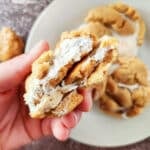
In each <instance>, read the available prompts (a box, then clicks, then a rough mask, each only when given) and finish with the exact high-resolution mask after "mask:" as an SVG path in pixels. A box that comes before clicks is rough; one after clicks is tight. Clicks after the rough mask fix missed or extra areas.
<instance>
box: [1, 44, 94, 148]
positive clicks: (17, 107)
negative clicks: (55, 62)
mask: <svg viewBox="0 0 150 150" xmlns="http://www.w3.org/2000/svg"><path fill="white" fill-rule="evenodd" d="M48 49H49V46H48V44H47V42H44V41H43V42H40V43H39V44H38V45H37V46H36V47H35V48H33V50H31V51H30V52H29V53H28V54H22V55H20V56H18V57H15V58H13V59H11V60H9V61H7V62H4V63H1V64H0V142H1V143H0V146H1V147H0V148H1V149H13V148H18V147H19V146H22V145H24V144H27V143H29V142H31V141H32V140H36V139H38V138H40V137H42V136H45V135H52V134H53V135H54V136H55V137H56V138H57V139H59V140H66V139H67V138H68V136H69V133H70V130H71V128H73V127H75V126H76V124H77V123H78V121H79V119H80V117H81V113H82V111H89V109H90V108H91V106H92V96H91V92H90V91H89V90H81V94H82V95H83V97H84V100H83V102H82V104H81V105H80V106H79V107H78V108H77V109H76V110H75V111H73V112H71V113H70V114H68V115H66V116H64V117H62V118H54V119H50V118H44V119H41V120H40V119H32V118H30V117H29V115H28V109H27V107H26V106H25V105H24V101H23V94H24V90H23V88H22V87H24V85H23V84H24V80H25V78H26V76H27V75H28V74H29V73H30V71H31V64H32V63H33V61H34V60H35V59H37V58H38V56H40V54H42V53H43V52H44V51H46V50H48Z"/></svg>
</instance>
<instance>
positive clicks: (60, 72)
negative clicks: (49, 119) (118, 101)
mask: <svg viewBox="0 0 150 150" xmlns="http://www.w3.org/2000/svg"><path fill="white" fill-rule="evenodd" d="M117 43H118V42H117V40H116V39H114V38H112V37H103V38H102V39H101V40H97V39H96V38H94V36H93V35H91V34H85V33H82V32H70V33H63V35H62V37H61V40H60V42H58V44H57V46H56V49H55V50H54V51H53V52H52V51H48V52H45V53H44V54H42V55H41V56H40V57H39V58H38V59H37V60H36V61H35V62H34V63H33V66H32V73H31V75H30V76H29V77H28V79H27V81H26V93H25V95H24V98H25V102H26V104H27V105H28V106H29V111H30V116H31V117H33V118H43V117H46V116H57V117H60V116H63V115H65V114H67V113H69V112H71V111H72V110H73V109H75V108H76V107H77V106H78V105H79V104H80V103H81V102H82V100H83V97H82V95H80V94H79V93H78V91H77V89H78V88H80V87H92V86H93V85H94V84H96V83H98V82H99V83H100V82H102V81H103V79H104V78H105V75H106V72H107V70H108V69H109V67H110V66H111V64H112V63H113V62H114V61H115V60H116V57H117ZM84 62H86V63H87V64H86V65H85V68H86V69H87V70H86V71H87V72H86V73H85V74H82V75H81V70H82V67H83V64H84ZM91 62H94V63H93V64H94V65H92V66H91Z"/></svg>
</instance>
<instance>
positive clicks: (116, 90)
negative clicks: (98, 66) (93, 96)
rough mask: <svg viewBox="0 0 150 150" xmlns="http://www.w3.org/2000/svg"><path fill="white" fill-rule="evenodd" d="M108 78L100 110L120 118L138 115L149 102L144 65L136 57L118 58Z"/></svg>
mask: <svg viewBox="0 0 150 150" xmlns="http://www.w3.org/2000/svg"><path fill="white" fill-rule="evenodd" d="M115 66H116V67H114V68H115V69H113V71H111V73H110V75H109V76H108V80H107V84H106V89H105V93H104V95H103V96H102V97H101V98H100V99H99V103H100V105H99V106H100V109H101V110H103V111H104V112H106V113H107V114H111V115H116V116H120V117H133V116H136V115H139V114H140V113H141V112H142V110H143V108H144V107H145V106H146V104H148V102H149V100H150V85H149V81H148V72H147V68H146V66H145V64H144V63H143V62H142V61H141V60H140V59H139V58H136V57H119V58H118V60H117V62H116V64H115Z"/></svg>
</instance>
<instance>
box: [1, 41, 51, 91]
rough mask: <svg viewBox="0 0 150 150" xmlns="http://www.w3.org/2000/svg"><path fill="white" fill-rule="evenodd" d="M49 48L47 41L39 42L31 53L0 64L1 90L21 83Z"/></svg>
mask: <svg viewBox="0 0 150 150" xmlns="http://www.w3.org/2000/svg"><path fill="white" fill-rule="evenodd" d="M48 49H49V45H48V43H47V42H45V41H41V42H40V43H39V44H37V45H36V46H35V47H34V48H33V49H32V50H31V51H30V52H29V53H27V54H22V55H20V56H17V57H15V58H13V59H11V60H9V61H7V62H3V63H1V64H0V92H5V91H7V90H10V89H11V88H13V87H15V86H17V85H19V84H20V83H21V82H22V81H23V80H24V79H25V77H26V75H27V74H28V73H30V71H31V65H32V63H33V61H34V60H36V59H37V58H38V57H39V56H40V55H41V54H42V53H43V52H44V51H46V50H48Z"/></svg>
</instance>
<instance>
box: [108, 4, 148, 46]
mask: <svg viewBox="0 0 150 150" xmlns="http://www.w3.org/2000/svg"><path fill="white" fill-rule="evenodd" d="M110 7H111V8H113V9H115V10H116V11H118V12H119V13H122V14H123V15H125V16H127V17H128V18H129V19H131V20H132V21H134V22H137V23H138V25H139V29H138V30H139V31H138V36H137V44H138V45H139V46H140V45H142V44H143V41H144V35H145V30H146V28H145V23H144V21H143V19H142V17H141V15H140V14H139V12H138V11H137V10H136V9H135V8H133V7H131V6H129V5H127V4H125V3H122V2H118V3H115V4H112V5H110Z"/></svg>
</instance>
